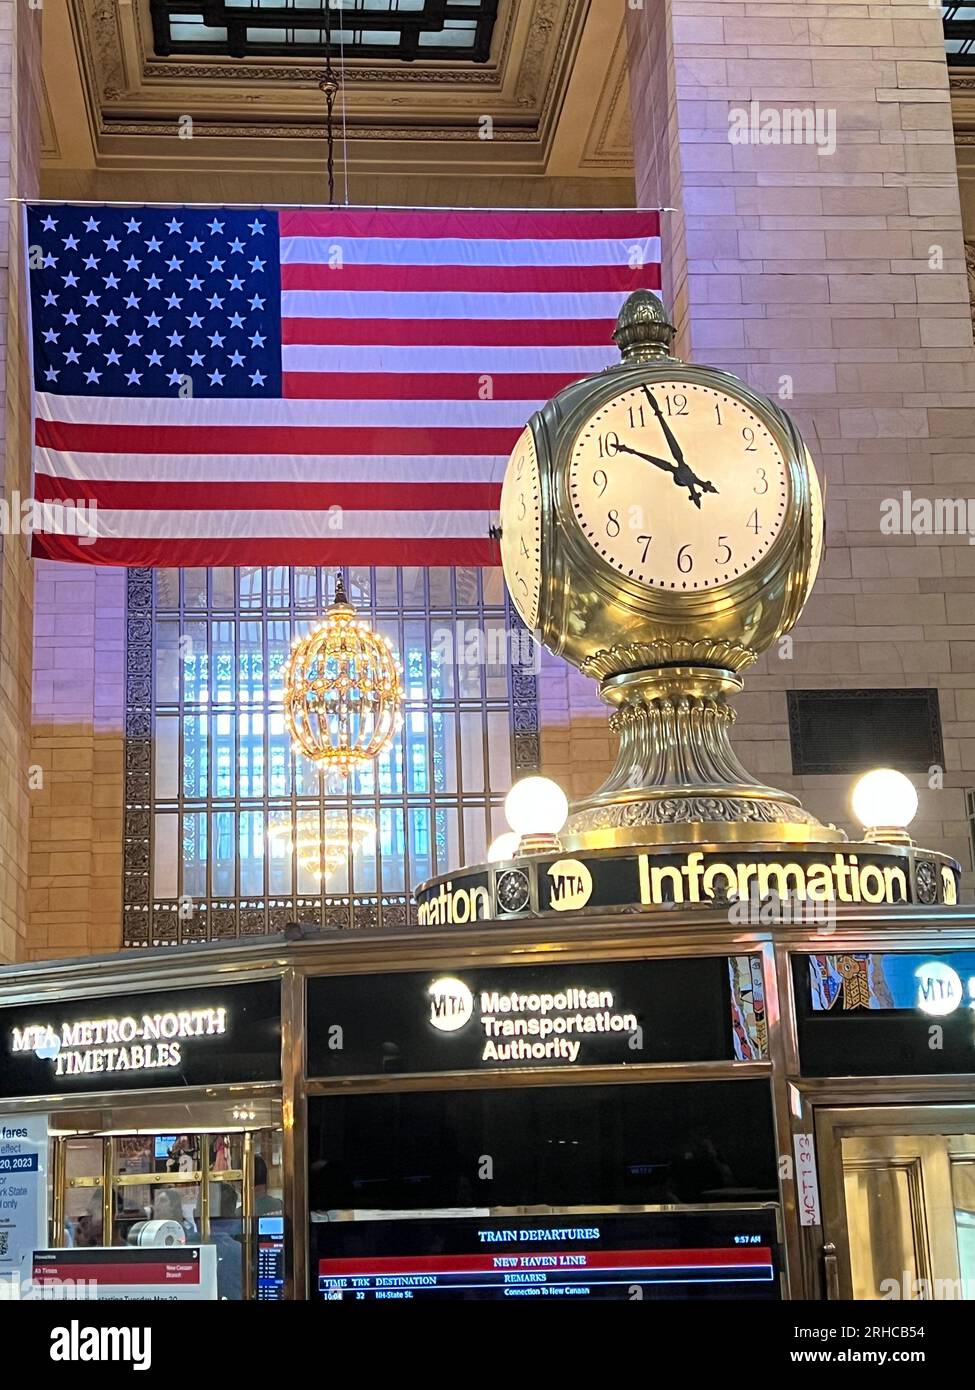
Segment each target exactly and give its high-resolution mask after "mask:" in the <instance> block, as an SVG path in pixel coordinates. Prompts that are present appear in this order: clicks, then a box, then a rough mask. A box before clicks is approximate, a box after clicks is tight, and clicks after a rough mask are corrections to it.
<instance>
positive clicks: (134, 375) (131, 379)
mask: <svg viewBox="0 0 975 1390" xmlns="http://www.w3.org/2000/svg"><path fill="white" fill-rule="evenodd" d="M125 379H126V381H127V382H128V383H129V385H130V386H138V385H139V382H140V381H141V380H142V373H141V372H137V371H136V370H135V368H134V367H133V368H132V370H131V371H130V372H128V373H127V374H126V378H125Z"/></svg>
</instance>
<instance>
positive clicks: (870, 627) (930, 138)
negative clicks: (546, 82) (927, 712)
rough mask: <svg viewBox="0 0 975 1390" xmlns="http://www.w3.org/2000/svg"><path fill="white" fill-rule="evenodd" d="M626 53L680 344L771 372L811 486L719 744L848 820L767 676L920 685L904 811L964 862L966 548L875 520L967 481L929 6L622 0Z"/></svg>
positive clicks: (974, 471)
mask: <svg viewBox="0 0 975 1390" xmlns="http://www.w3.org/2000/svg"><path fill="white" fill-rule="evenodd" d="M665 22H666V24H665ZM663 26H665V27H666V31H667V34H668V35H669V37H670V39H671V40H672V47H671V46H669V44H664V43H662V42H661V31H662V27H663ZM630 55H631V73H630V78H631V91H632V93H633V123H634V138H635V141H636V168H637V192H638V202H639V203H641V204H650V205H652V204H654V203H655V202H657V201H658V200H661V201H662V200H663V198H664V197H666V198H667V199H669V200H672V201H673V202H675V203H681V204H682V206H683V208H684V221H685V227H684V229H683V231H682V235H681V236H674V237H671V238H670V239H669V240H668V241H667V242H666V243H665V245H666V249H667V255H668V256H669V258H670V261H671V264H670V265H669V267H668V272H667V279H668V283H670V284H673V285H676V286H678V287H680V286H683V287H684V293H685V294H686V304H684V305H683V306H682V308H681V323H682V328H683V335H682V343H683V351H684V353H685V355H687V356H689V357H693V358H694V359H695V360H696V361H705V362H711V363H713V364H714V365H716V366H720V367H724V368H726V369H728V370H729V371H732V372H736V373H738V374H740V375H741V376H743V377H744V378H745V379H746V380H748V381H749V382H750V383H751V384H752V385H753V386H755V387H757V388H758V389H759V390H762V391H765V392H767V393H769V394H772V395H776V394H779V393H780V392H781V400H782V404H783V405H784V406H785V408H786V409H788V410H790V412H791V413H793V414H794V416H795V418H796V419H797V421H798V422H799V425H800V427H801V429H802V430H803V433H804V434H805V437H806V439H807V442H808V443H809V446H810V448H811V449H812V452H813V454H814V456H815V458H816V461H817V463H818V465H819V469H820V473H821V475H822V476H823V478H824V480H825V484H826V489H827V546H828V549H827V554H826V558H825V562H824V565H823V569H822V571H821V578H820V580H819V583H818V585H817V587H816V589H815V591H814V594H813V597H812V599H811V600H810V602H809V605H808V607H807V609H806V612H805V615H804V617H803V619H802V622H801V623H800V625H799V627H798V628H797V629H796V633H795V642H794V644H793V648H792V652H791V659H788V660H783V659H780V658H779V657H778V655H769V656H766V657H765V658H764V659H763V660H762V662H761V664H760V666H759V667H758V668H757V670H753V671H752V672H750V673H749V674H748V678H747V689H746V694H745V695H744V696H743V697H742V698H741V699H740V700H739V701H738V702H737V703H738V708H739V711H740V719H739V724H738V729H737V735H736V745H737V747H738V750H739V752H740V754H741V756H742V758H743V760H744V761H745V763H746V765H747V766H749V767H750V768H751V769H752V770H753V771H754V772H755V773H758V774H762V775H764V776H766V777H767V778H768V779H769V780H771V781H773V782H777V783H778V784H779V785H782V786H786V787H791V788H793V789H795V790H798V791H800V792H801V794H802V796H803V799H804V801H805V802H806V804H807V805H808V806H809V808H810V809H811V810H812V811H814V812H815V813H816V814H818V815H819V816H820V817H821V818H822V819H824V820H828V821H836V822H837V823H840V824H844V825H846V826H847V827H848V828H850V821H851V816H850V812H849V809H848V804H847V792H848V788H849V783H850V779H849V778H847V777H812V778H808V777H807V778H805V779H796V778H793V777H792V775H791V772H792V763H791V755H790V746H789V739H788V728H787V719H786V691H787V690H789V689H792V688H803V687H806V688H809V687H847V688H857V687H905V686H934V687H937V689H938V691H939V694H940V702H941V715H942V723H943V730H944V736H945V757H946V763H947V768H946V774H945V779H944V790H937V789H931V788H929V787H928V785H927V779H926V778H922V777H920V776H919V777H917V778H915V780H916V782H917V784H918V786H919V789H920V793H921V809H920V813H919V817H918V820H917V822H916V823H915V832H916V834H917V837H918V839H919V840H920V841H921V842H922V843H927V844H929V845H931V846H932V847H933V848H941V849H945V850H947V851H948V852H950V853H952V854H955V855H957V856H958V858H959V859H960V860H961V861H962V863H963V865H965V866H966V868H970V866H971V857H970V849H969V838H968V828H967V822H966V817H965V804H964V791H965V789H966V788H969V787H971V786H973V785H975V617H973V610H975V547H973V546H970V545H969V544H968V542H967V537H965V536H958V537H953V538H943V537H924V536H916V535H897V536H886V535H883V534H882V533H881V531H880V504H881V501H882V500H883V499H884V498H888V497H892V496H899V494H900V493H901V491H902V490H903V489H905V488H907V489H910V491H911V492H912V494H913V495H914V496H915V497H932V498H933V497H954V496H963V497H964V496H971V495H972V488H973V484H975V460H973V456H972V448H971V443H970V441H971V439H972V436H973V434H975V356H973V352H972V330H971V320H970V314H969V303H968V290H967V284H966V276H965V262H964V248H963V241H962V221H961V212H960V205H959V190H958V177H957V173H956V167H955V151H954V144H953V135H952V122H951V108H950V103H949V92H948V75H947V69H946V65H945V59H944V52H943V48H942V34H941V24H940V18H939V13H938V11H937V10H936V9H932V8H931V7H929V6H927V5H925V4H918V3H913V4H912V3H910V0H893V2H892V3H887V4H876V5H871V6H870V7H869V13H868V10H867V7H866V6H864V5H863V4H860V3H855V2H854V0H828V3H824V2H823V0H792V2H791V3H789V2H787V0H783V3H778V4H776V5H774V6H770V5H767V4H753V3H748V0H746V2H745V3H741V0H734V3H732V0H646V3H645V4H644V5H643V7H642V9H641V8H633V9H632V10H631V11H630ZM664 66H666V74H665V75H662V73H661V69H662V67H664ZM664 85H666V86H667V88H668V90H670V91H672V93H673V99H672V102H671V103H670V108H669V109H670V113H671V117H672V119H671V122H670V123H669V124H665V123H662V121H661V119H660V111H659V104H660V96H659V93H660V91H661V90H662V88H663V86H664ZM753 101H757V102H758V103H759V104H760V107H761V109H762V110H763V111H764V110H765V109H772V110H779V111H781V110H782V109H784V108H798V107H805V108H810V109H812V110H813V111H814V112H818V113H820V120H821V126H820V129H821V131H822V133H823V135H824V136H827V137H828V130H829V121H830V119H835V150H834V151H833V152H828V151H827V146H828V143H829V142H828V138H827V139H824V140H823V141H822V142H821V146H817V145H816V144H809V143H806V144H795V143H794V144H785V143H780V144H757V143H748V144H733V143H732V142H731V141H730V139H729V112H730V110H731V109H732V108H739V109H745V110H749V109H750V107H749V104H750V103H751V102H753ZM830 113H833V114H832V117H831V116H830ZM675 139H676V146H677V148H676V153H675ZM661 170H664V171H665V174H666V177H665V179H664V180H663V181H661V178H660V171H661ZM790 392H791V395H790V394H789V393H790Z"/></svg>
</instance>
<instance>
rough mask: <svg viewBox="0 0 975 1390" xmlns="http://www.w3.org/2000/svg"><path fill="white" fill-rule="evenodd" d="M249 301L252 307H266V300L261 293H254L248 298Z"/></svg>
mask: <svg viewBox="0 0 975 1390" xmlns="http://www.w3.org/2000/svg"><path fill="white" fill-rule="evenodd" d="M247 303H248V304H249V305H250V306H251V308H252V309H263V308H264V300H263V299H262V298H261V296H260V295H259V294H255V295H253V296H252V297H251V298H250V299H248V301H247Z"/></svg>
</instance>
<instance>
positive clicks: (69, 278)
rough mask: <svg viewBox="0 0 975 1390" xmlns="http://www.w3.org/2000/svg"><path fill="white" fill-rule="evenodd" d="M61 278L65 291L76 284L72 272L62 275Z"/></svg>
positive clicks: (76, 279) (76, 281) (75, 278)
mask: <svg viewBox="0 0 975 1390" xmlns="http://www.w3.org/2000/svg"><path fill="white" fill-rule="evenodd" d="M61 278H62V280H63V281H64V285H65V288H66V289H72V288H73V287H74V286H75V285H76V284H77V283H78V277H77V275H75V273H74V271H73V270H69V271H68V273H67V275H63V276H62V277H61Z"/></svg>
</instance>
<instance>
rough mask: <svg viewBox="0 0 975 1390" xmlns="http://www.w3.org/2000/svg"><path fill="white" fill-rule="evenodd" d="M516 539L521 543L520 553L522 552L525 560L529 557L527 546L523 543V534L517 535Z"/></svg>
mask: <svg viewBox="0 0 975 1390" xmlns="http://www.w3.org/2000/svg"><path fill="white" fill-rule="evenodd" d="M518 540H519V542H520V543H521V553H522V555H524V557H525V559H526V560H528V559H530V558H531V557H530V556H529V553H528V546H527V545H526V544H525V538H524V536H519V537H518Z"/></svg>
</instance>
